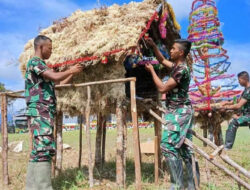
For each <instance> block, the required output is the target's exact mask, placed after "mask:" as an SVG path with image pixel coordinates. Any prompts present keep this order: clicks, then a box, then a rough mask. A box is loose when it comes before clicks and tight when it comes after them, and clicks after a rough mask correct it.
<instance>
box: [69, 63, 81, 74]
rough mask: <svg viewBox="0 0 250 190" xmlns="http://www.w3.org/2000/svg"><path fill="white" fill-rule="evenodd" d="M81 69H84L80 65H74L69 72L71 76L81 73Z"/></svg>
mask: <svg viewBox="0 0 250 190" xmlns="http://www.w3.org/2000/svg"><path fill="white" fill-rule="evenodd" d="M83 68H84V67H83V66H82V65H80V64H76V65H74V66H73V67H71V68H70V72H71V73H72V74H76V73H80V72H82V71H83Z"/></svg>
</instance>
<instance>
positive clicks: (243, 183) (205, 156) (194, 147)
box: [184, 139, 250, 190]
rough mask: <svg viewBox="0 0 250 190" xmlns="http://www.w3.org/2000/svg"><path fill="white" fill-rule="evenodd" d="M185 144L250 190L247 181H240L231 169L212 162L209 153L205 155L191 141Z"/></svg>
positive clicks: (186, 141) (186, 140)
mask: <svg viewBox="0 0 250 190" xmlns="http://www.w3.org/2000/svg"><path fill="white" fill-rule="evenodd" d="M184 143H185V144H186V145H188V146H189V147H191V148H193V149H194V150H195V151H196V152H197V153H199V154H200V155H201V156H203V157H204V158H205V159H206V160H208V161H209V162H211V163H212V164H214V165H215V166H216V167H218V168H219V169H221V170H222V171H223V172H225V173H226V174H227V175H229V176H230V177H232V178H233V179H234V180H235V181H237V182H238V183H239V184H241V185H242V186H244V187H245V188H246V189H249V190H250V185H249V184H248V183H246V182H245V181H243V180H242V179H240V178H239V177H238V176H237V175H235V174H234V173H233V172H231V171H230V170H229V169H227V168H226V167H225V166H223V165H222V164H220V163H218V162H217V161H215V160H211V159H210V157H209V155H208V154H207V153H205V152H204V151H203V150H201V149H200V148H199V147H198V146H196V145H195V144H193V143H192V142H191V141H190V140H188V139H185V141H184Z"/></svg>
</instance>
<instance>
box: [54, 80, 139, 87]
mask: <svg viewBox="0 0 250 190" xmlns="http://www.w3.org/2000/svg"><path fill="white" fill-rule="evenodd" d="M129 81H134V82H135V81H136V78H134V77H133V78H124V79H114V80H105V81H95V82H87V83H80V84H62V85H56V86H55V88H56V89H59V88H65V87H84V86H92V85H98V84H109V83H120V82H129Z"/></svg>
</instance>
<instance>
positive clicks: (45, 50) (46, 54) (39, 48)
mask: <svg viewBox="0 0 250 190" xmlns="http://www.w3.org/2000/svg"><path fill="white" fill-rule="evenodd" d="M34 48H35V52H36V53H39V54H40V55H41V57H42V59H49V58H50V56H51V53H52V40H51V39H50V38H49V37H47V36H43V35H38V36H37V37H36V38H35V40H34Z"/></svg>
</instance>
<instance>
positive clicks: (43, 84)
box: [25, 57, 56, 162]
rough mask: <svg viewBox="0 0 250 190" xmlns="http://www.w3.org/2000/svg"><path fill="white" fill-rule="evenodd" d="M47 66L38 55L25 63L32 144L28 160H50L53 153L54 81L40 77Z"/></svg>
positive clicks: (26, 94) (26, 93)
mask: <svg viewBox="0 0 250 190" xmlns="http://www.w3.org/2000/svg"><path fill="white" fill-rule="evenodd" d="M47 69H48V67H47V66H46V64H45V62H44V61H43V60H42V59H41V58H39V57H33V58H32V59H30V60H29V62H28V64H27V69H26V74H25V97H26V103H27V115H28V118H29V119H28V122H29V125H30V129H31V132H32V134H33V139H32V140H33V146H32V151H31V155H30V162H43V161H51V158H52V156H54V155H55V142H54V138H53V127H54V115H55V113H56V97H55V92H54V83H53V82H51V81H47V80H46V79H44V78H43V77H42V75H41V74H42V73H43V72H44V71H46V70H47Z"/></svg>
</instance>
